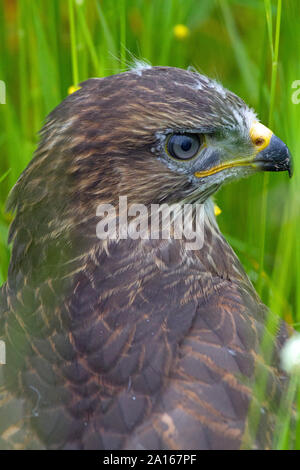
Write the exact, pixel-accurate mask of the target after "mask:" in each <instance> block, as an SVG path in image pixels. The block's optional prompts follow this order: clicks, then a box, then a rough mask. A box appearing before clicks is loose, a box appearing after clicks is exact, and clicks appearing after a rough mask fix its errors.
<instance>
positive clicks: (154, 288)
mask: <svg viewBox="0 0 300 470" xmlns="http://www.w3.org/2000/svg"><path fill="white" fill-rule="evenodd" d="M261 170H265V171H285V170H287V171H288V172H289V173H290V174H291V157H290V154H289V151H288V148H287V147H286V145H285V144H284V143H283V142H282V141H281V140H280V139H279V138H278V137H276V136H275V135H274V134H273V133H272V132H271V131H270V130H269V129H267V128H266V127H265V126H263V125H262V124H261V123H259V122H258V119H257V117H256V115H255V113H254V111H253V110H251V109H250V108H249V107H248V106H247V105H246V104H245V103H244V101H243V100H242V99H240V98H239V97H238V96H236V95H235V94H233V93H232V92H230V91H228V90H226V89H225V88H223V86H222V85H221V84H219V83H217V82H216V81H214V80H211V79H208V78H207V77H206V76H204V75H200V74H199V73H197V72H195V71H186V70H182V69H178V68H172V67H150V66H139V67H137V68H135V69H133V70H130V71H128V72H124V73H121V74H118V75H114V76H110V77H105V78H101V79H99V78H95V79H90V80H87V81H85V82H83V83H82V84H81V88H80V89H79V90H78V91H77V92H75V93H73V94H72V95H70V96H68V97H67V98H66V99H65V100H64V101H63V102H62V103H61V104H60V105H59V106H58V107H57V108H56V109H55V110H54V111H52V112H51V114H50V115H49V116H48V118H47V121H46V123H45V125H44V127H43V128H42V131H41V138H40V143H39V146H38V149H37V150H36V153H35V155H34V158H33V160H32V161H31V162H30V164H29V165H28V167H27V168H26V169H25V170H24V172H23V173H22V175H21V176H20V178H19V180H18V182H17V183H16V185H15V186H14V188H13V190H12V192H11V194H10V197H9V203H8V208H9V210H11V211H14V214H15V217H14V220H13V222H12V225H11V228H10V234H9V242H10V243H11V245H12V255H11V262H10V266H9V273H8V280H7V282H6V283H5V284H4V285H3V286H2V288H1V291H0V294H1V295H0V338H1V340H2V341H4V342H5V345H6V365H2V366H0V447H1V448H4V449H6V448H11V449H20V448H21V449H23V448H26V449H37V448H47V449H110V450H112V449H237V448H241V447H248V448H268V447H271V445H272V433H273V430H274V422H275V411H276V407H277V406H278V401H279V399H280V396H281V395H282V392H283V390H284V388H285V377H284V374H283V372H282V371H281V370H280V367H279V361H278V352H279V351H280V348H281V346H282V344H283V342H284V340H285V338H286V337H287V334H288V333H287V328H286V327H285V325H284V324H283V323H281V326H280V328H278V334H276V337H274V336H273V337H272V336H271V332H269V333H268V332H267V333H266V334H269V335H270V340H271V341H272V343H274V352H273V354H272V357H271V358H270V360H269V361H267V360H265V359H264V357H262V355H261V354H260V353H259V344H260V340H261V337H262V335H263V334H264V333H265V332H266V327H265V322H266V318H267V314H268V311H267V308H266V307H265V306H264V305H263V304H262V302H261V300H260V299H259V297H258V295H257V293H256V292H255V290H254V288H253V286H252V285H251V283H250V281H249V279H248V277H247V275H246V274H245V272H244V270H243V268H242V266H241V264H240V262H239V260H238V258H237V257H236V255H235V254H234V252H233V251H232V249H231V248H230V246H229V245H228V244H227V242H226V241H225V239H224V238H223V236H222V234H221V232H220V230H219V228H218V225H217V222H216V220H215V216H214V212H213V203H212V200H211V195H212V194H213V193H215V192H216V191H217V190H218V189H219V188H220V186H221V185H223V184H224V183H226V182H227V181H231V180H233V179H236V178H240V177H244V176H248V175H251V174H254V173H255V172H257V171H261ZM120 196H123V197H126V198H127V203H128V206H129V205H130V204H138V205H139V206H141V205H143V207H146V208H150V207H151V206H152V205H154V204H156V205H161V204H167V205H169V206H172V205H174V204H176V205H177V208H178V207H179V210H177V216H178V214H180V212H181V211H183V210H184V205H185V204H187V203H188V204H190V205H191V206H192V207H196V205H197V204H201V207H202V208H203V211H204V212H203V214H204V216H203V227H202V230H203V244H202V246H201V247H199V248H198V249H193V250H192V249H187V239H186V238H185V237H182V238H179V237H175V236H174V232H172V231H171V232H170V237H169V238H163V237H156V238H151V237H150V236H149V237H148V238H147V237H138V238H136V237H135V238H134V237H124V236H120V235H117V236H116V237H113V236H108V237H107V238H106V239H104V238H103V239H100V238H99V237H98V236H97V230H96V227H97V224H98V223H99V215H98V212H97V208H98V207H99V204H108V205H109V207H110V206H113V207H115V208H116V212H115V219H117V220H118V221H119V222H120V220H121V215H122V214H121V212H120V210H119V209H118V207H119V206H118V203H119V198H120ZM149 218H151V216H149ZM175 218H176V217H175ZM120 223H121V222H120ZM193 223H194V222H193V219H192V224H193ZM108 235H109V234H108ZM256 370H264V371H265V372H266V373H267V384H266V394H267V397H268V399H267V400H265V401H264V402H263V403H259V402H257V400H256V399H255V396H254V394H253V383H254V380H255V376H256V375H255V371H256ZM255 400H256V402H255ZM253 403H254V405H255V404H256V405H255V406H256V409H257V410H258V420H257V426H256V429H255V432H252V433H251V423H250V421H249V416H250V415H249V412H248V411H249V407H250V404H253ZM251 406H252V405H251Z"/></svg>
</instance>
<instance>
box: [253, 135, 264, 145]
mask: <svg viewBox="0 0 300 470" xmlns="http://www.w3.org/2000/svg"><path fill="white" fill-rule="evenodd" d="M254 143H255V145H257V147H260V146H261V145H263V144H264V143H265V139H264V138H263V137H258V138H257V139H255V141H254Z"/></svg>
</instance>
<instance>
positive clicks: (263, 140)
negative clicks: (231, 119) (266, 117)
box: [250, 121, 273, 152]
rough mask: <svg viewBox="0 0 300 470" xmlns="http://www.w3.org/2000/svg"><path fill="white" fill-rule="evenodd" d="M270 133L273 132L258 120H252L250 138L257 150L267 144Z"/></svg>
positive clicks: (259, 150) (260, 149)
mask: <svg viewBox="0 0 300 470" xmlns="http://www.w3.org/2000/svg"><path fill="white" fill-rule="evenodd" d="M272 135H273V132H272V131H271V130H270V129H269V128H268V127H266V126H264V125H263V124H261V123H260V122H258V121H254V122H253V124H252V126H251V128H250V138H251V140H252V142H253V144H254V145H255V147H256V149H257V152H261V151H262V150H263V149H264V148H266V147H267V146H268V145H269V143H270V140H271V137H272Z"/></svg>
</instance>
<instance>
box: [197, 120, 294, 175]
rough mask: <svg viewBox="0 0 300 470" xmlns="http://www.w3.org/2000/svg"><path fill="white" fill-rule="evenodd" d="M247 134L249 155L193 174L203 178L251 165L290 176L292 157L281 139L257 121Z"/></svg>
mask: <svg viewBox="0 0 300 470" xmlns="http://www.w3.org/2000/svg"><path fill="white" fill-rule="evenodd" d="M249 136H250V139H251V142H252V144H253V154H252V156H251V157H246V158H234V159H232V160H230V161H223V162H221V163H218V164H217V165H215V166H213V167H211V168H209V169H206V170H203V171H197V172H195V173H194V174H195V176H196V177H198V178H203V177H205V176H209V175H213V174H215V173H218V172H219V171H222V170H225V169H228V168H234V167H239V166H247V167H252V168H253V169H258V170H262V171H288V173H289V176H290V177H291V176H292V174H293V165H292V157H291V154H290V152H289V149H288V147H287V146H286V145H285V144H284V143H283V142H282V140H280V139H279V138H278V137H276V135H275V134H273V132H272V131H271V130H270V129H268V128H267V127H266V126H264V125H263V124H261V123H260V122H257V121H255V122H254V123H253V124H252V126H251V128H250V132H249Z"/></svg>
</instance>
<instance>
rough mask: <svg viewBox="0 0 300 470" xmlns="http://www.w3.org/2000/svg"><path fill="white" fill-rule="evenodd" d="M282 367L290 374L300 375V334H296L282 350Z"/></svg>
mask: <svg viewBox="0 0 300 470" xmlns="http://www.w3.org/2000/svg"><path fill="white" fill-rule="evenodd" d="M281 366H282V368H283V369H284V370H285V371H286V372H288V373H289V374H297V375H300V334H299V333H295V334H294V335H293V336H291V338H289V339H288V340H287V341H286V343H285V344H284V346H283V348H282V350H281Z"/></svg>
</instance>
